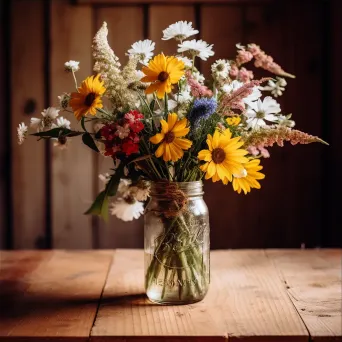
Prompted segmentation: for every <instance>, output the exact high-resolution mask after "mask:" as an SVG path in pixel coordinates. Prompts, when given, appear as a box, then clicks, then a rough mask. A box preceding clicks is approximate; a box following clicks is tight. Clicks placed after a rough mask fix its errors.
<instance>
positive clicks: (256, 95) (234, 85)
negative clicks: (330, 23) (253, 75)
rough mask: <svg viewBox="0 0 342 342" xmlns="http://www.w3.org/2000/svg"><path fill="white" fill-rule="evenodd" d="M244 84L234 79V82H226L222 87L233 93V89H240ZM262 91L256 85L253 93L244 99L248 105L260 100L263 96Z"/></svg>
mask: <svg viewBox="0 0 342 342" xmlns="http://www.w3.org/2000/svg"><path fill="white" fill-rule="evenodd" d="M243 85H244V84H243V83H242V82H240V81H237V80H234V81H233V82H232V83H230V84H225V85H224V86H223V87H222V90H223V91H224V92H225V93H228V94H229V93H232V92H233V91H236V90H238V89H239V88H241V87H242V86H243ZM261 95H262V94H261V91H260V90H259V87H258V86H254V87H253V90H252V93H251V94H250V95H248V96H247V97H245V98H244V99H243V100H242V101H243V102H244V103H246V104H247V105H249V104H250V103H251V102H253V101H256V100H258V99H259V98H260V97H261Z"/></svg>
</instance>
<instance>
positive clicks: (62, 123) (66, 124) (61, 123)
mask: <svg viewBox="0 0 342 342" xmlns="http://www.w3.org/2000/svg"><path fill="white" fill-rule="evenodd" d="M70 124H71V123H70V121H69V120H67V119H65V118H63V116H61V117H60V118H58V119H57V124H54V123H53V124H52V125H51V128H67V129H70Z"/></svg>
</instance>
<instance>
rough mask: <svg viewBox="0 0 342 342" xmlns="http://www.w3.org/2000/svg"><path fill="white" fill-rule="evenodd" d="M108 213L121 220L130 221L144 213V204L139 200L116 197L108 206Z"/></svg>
mask: <svg viewBox="0 0 342 342" xmlns="http://www.w3.org/2000/svg"><path fill="white" fill-rule="evenodd" d="M109 210H110V213H111V214H112V215H114V216H116V217H117V218H119V219H120V220H122V221H132V220H133V219H137V218H139V217H140V215H142V214H143V213H144V204H143V203H142V202H139V201H134V200H133V201H131V200H130V199H128V200H127V199H124V198H118V199H117V200H116V201H115V202H114V203H113V204H112V205H111V207H110V209H109Z"/></svg>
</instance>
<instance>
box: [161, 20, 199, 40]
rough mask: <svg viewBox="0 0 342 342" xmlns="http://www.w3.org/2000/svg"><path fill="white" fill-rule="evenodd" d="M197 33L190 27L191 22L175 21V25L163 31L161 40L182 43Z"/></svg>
mask: <svg viewBox="0 0 342 342" xmlns="http://www.w3.org/2000/svg"><path fill="white" fill-rule="evenodd" d="M198 32H199V31H198V30H195V29H194V28H193V27H192V23H191V22H187V21H177V22H176V23H174V24H172V25H170V26H169V27H168V28H166V29H165V30H163V38H162V39H163V40H169V39H176V40H178V41H182V40H184V39H187V38H189V37H191V36H193V35H195V34H197V33H198Z"/></svg>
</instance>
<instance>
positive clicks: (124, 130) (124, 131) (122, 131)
mask: <svg viewBox="0 0 342 342" xmlns="http://www.w3.org/2000/svg"><path fill="white" fill-rule="evenodd" d="M125 126H126V125H125ZM125 126H119V125H117V126H116V128H117V130H116V134H117V136H118V137H119V138H120V139H125V138H126V137H128V134H129V132H130V131H129V127H125Z"/></svg>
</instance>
